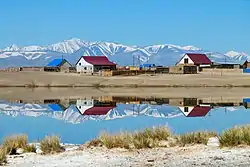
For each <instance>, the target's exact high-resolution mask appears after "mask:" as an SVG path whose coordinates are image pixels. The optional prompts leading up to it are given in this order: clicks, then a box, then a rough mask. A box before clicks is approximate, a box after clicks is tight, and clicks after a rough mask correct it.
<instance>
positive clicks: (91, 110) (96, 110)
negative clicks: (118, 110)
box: [82, 106, 115, 115]
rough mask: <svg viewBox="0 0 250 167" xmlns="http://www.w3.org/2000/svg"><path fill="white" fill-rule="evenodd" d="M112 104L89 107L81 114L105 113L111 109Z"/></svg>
mask: <svg viewBox="0 0 250 167" xmlns="http://www.w3.org/2000/svg"><path fill="white" fill-rule="evenodd" d="M113 108H115V107H113V106H110V107H91V108H89V109H87V110H85V112H84V113H82V114H83V115H106V114H107V113H108V112H109V111H110V110H112V109H113Z"/></svg>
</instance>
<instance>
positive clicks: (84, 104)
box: [76, 99, 94, 114]
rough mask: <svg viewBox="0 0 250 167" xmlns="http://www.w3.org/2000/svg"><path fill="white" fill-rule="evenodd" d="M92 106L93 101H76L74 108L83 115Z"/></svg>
mask: <svg viewBox="0 0 250 167" xmlns="http://www.w3.org/2000/svg"><path fill="white" fill-rule="evenodd" d="M93 106H94V100H92V99H91V100H88V99H87V100H77V101H76V107H77V108H78V110H79V111H80V112H81V114H83V113H84V112H85V111H86V110H87V109H90V108H92V107H93Z"/></svg>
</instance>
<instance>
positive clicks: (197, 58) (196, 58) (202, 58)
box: [176, 53, 212, 67]
mask: <svg viewBox="0 0 250 167" xmlns="http://www.w3.org/2000/svg"><path fill="white" fill-rule="evenodd" d="M181 64H190V65H197V66H199V67H204V66H210V65H211V64H212V62H211V60H210V59H209V58H208V57H207V56H206V55H205V54H199V53H186V54H185V55H184V56H183V57H182V58H181V60H180V61H179V62H177V63H176V65H181Z"/></svg>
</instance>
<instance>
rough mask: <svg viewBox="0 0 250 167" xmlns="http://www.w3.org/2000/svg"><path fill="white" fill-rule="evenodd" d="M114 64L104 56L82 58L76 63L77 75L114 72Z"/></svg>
mask: <svg viewBox="0 0 250 167" xmlns="http://www.w3.org/2000/svg"><path fill="white" fill-rule="evenodd" d="M115 69H116V64H115V63H113V62H111V61H110V60H109V59H108V58H107V57H106V56H82V57H81V58H80V59H79V60H78V61H77V63H76V71H77V72H78V73H88V74H93V73H95V72H99V71H101V70H115Z"/></svg>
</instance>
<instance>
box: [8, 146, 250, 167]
mask: <svg viewBox="0 0 250 167" xmlns="http://www.w3.org/2000/svg"><path fill="white" fill-rule="evenodd" d="M67 147H68V148H66V151H65V152H63V153H59V154H52V155H40V154H36V153H24V154H21V155H11V156H8V163H7V164H6V166H9V167H12V166H19V167H31V166H37V167H42V166H45V165H46V166H48V167H52V166H72V167H76V166H90V167H95V166H119V167H123V166H126V167H127V166H138V167H139V166H168V167H175V166H181V167H184V166H191V167H192V166H209V167H210V166H226V167H233V166H249V165H250V162H249V156H250V149H249V147H234V148H218V147H213V146H206V145H198V144H197V145H189V146H186V147H169V148H165V147H159V148H152V149H140V150H126V149H121V148H115V149H106V148H103V147H89V148H88V147H86V146H72V145H71V146H67ZM48 162H49V163H48Z"/></svg>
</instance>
